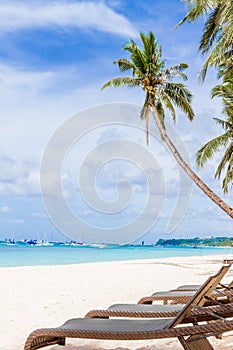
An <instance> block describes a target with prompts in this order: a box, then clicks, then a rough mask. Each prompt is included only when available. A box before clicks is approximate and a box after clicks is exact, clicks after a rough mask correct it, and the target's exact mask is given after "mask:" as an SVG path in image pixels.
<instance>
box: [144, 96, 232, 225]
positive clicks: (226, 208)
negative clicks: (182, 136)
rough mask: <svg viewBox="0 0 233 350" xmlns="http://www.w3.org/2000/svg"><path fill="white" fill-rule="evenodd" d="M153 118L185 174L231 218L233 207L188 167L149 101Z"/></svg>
mask: <svg viewBox="0 0 233 350" xmlns="http://www.w3.org/2000/svg"><path fill="white" fill-rule="evenodd" d="M150 105H151V108H152V111H153V114H154V119H155V122H156V124H157V127H158V129H159V132H160V134H161V137H162V140H164V141H165V142H166V144H167V146H168V148H169V149H170V150H171V152H172V154H173V156H174V157H175V159H176V160H177V162H178V163H179V165H180V166H181V167H182V168H183V170H184V171H185V172H186V174H187V175H188V176H189V177H190V178H191V179H192V180H193V182H194V183H195V184H196V185H197V186H198V187H199V188H200V189H201V190H202V191H203V192H204V193H205V194H206V195H207V196H208V197H209V198H210V199H211V200H212V201H213V202H214V203H216V204H217V205H218V206H219V207H220V208H221V209H222V210H224V211H225V212H226V213H227V214H228V215H229V216H230V217H231V218H233V208H231V207H230V206H229V205H228V204H227V203H225V202H224V201H223V200H222V199H221V198H220V197H219V196H218V195H217V194H216V193H214V192H213V191H212V190H211V189H210V188H209V187H208V186H207V185H206V184H205V183H204V182H203V181H202V180H201V179H200V178H199V177H198V176H197V175H196V174H195V172H194V171H193V170H192V169H191V168H190V167H189V165H188V164H187V163H186V162H185V161H184V160H183V158H182V157H181V155H180V154H179V152H178V150H177V149H176V147H175V146H174V144H173V143H172V141H171V140H170V138H169V137H168V135H167V133H166V130H165V128H164V127H163V125H162V123H161V120H160V118H159V116H158V113H157V109H156V106H155V105H154V103H153V102H151V103H150Z"/></svg>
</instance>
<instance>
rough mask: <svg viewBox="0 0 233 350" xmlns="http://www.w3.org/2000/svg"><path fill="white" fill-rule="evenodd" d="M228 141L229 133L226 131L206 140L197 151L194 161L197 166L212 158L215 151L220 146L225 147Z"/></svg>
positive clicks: (200, 166) (201, 165)
mask: <svg viewBox="0 0 233 350" xmlns="http://www.w3.org/2000/svg"><path fill="white" fill-rule="evenodd" d="M228 143H229V135H228V134H227V133H225V134H223V135H220V136H217V137H215V138H214V139H212V140H210V141H208V142H207V143H206V144H205V145H204V146H203V147H202V148H201V149H199V151H198V152H197V157H196V163H197V166H198V167H199V168H202V167H203V166H204V165H205V164H206V162H207V161H208V160H210V159H211V158H213V156H214V155H215V153H216V152H218V151H219V150H220V148H222V147H225V146H226V145H227V144H228Z"/></svg>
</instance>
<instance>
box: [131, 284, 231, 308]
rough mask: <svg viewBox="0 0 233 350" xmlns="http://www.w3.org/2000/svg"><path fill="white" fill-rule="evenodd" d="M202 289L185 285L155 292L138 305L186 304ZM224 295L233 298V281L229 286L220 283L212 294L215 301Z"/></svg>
mask: <svg viewBox="0 0 233 350" xmlns="http://www.w3.org/2000/svg"><path fill="white" fill-rule="evenodd" d="M200 287H201V285H183V286H179V287H177V289H173V290H169V291H161V292H155V293H153V294H152V295H150V296H146V297H143V298H141V299H140V300H139V301H138V304H152V303H153V301H162V302H163V304H167V303H168V302H170V303H173V304H185V303H187V302H188V301H189V300H190V298H192V296H193V295H194V294H195V292H196V291H197V290H198V289H199V288H200ZM223 295H225V297H227V296H228V297H229V298H230V297H231V296H233V281H232V282H231V283H229V284H227V285H224V284H222V283H219V284H218V286H216V289H215V291H214V292H213V294H212V296H213V298H215V299H217V298H221V297H222V296H223Z"/></svg>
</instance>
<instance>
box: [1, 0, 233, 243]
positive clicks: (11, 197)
mask: <svg viewBox="0 0 233 350" xmlns="http://www.w3.org/2000/svg"><path fill="white" fill-rule="evenodd" d="M184 14H185V7H184V5H183V3H182V2H181V1H179V0H159V1H151V2H145V1H141V0H134V1H133V0H101V1H99V0H95V1H94V0H93V1H91V0H89V1H84V0H83V1H81V0H53V1H45V0H35V1H33V2H32V1H29V0H24V1H17V0H15V1H14V0H12V1H10V2H9V1H3V0H0V36H1V46H0V118H1V130H0V133H1V135H0V137H1V143H0V162H1V173H0V195H1V196H0V218H1V227H0V239H5V238H6V237H8V238H11V237H12V236H13V235H14V237H15V239H23V238H28V239H30V238H40V239H42V238H43V237H45V236H46V237H47V239H50V240H65V239H66V238H67V237H66V236H69V238H68V239H79V240H85V239H87V240H89V241H90V240H92V241H96V242H101V241H106V242H107V241H116V242H117V241H119V242H123V241H125V242H126V241H135V240H137V239H138V241H140V240H142V239H144V240H145V242H146V243H153V242H155V241H156V240H157V239H158V238H169V237H193V236H200V237H204V236H210V235H215V236H216V235H219V236H223V235H224V236H230V235H232V222H231V219H230V218H228V217H227V215H226V214H224V213H223V212H222V211H221V210H220V209H219V208H218V207H217V206H216V205H215V204H213V203H212V202H211V201H210V200H209V199H208V198H206V197H205V195H204V194H202V193H201V191H200V190H199V189H197V188H196V187H195V186H194V187H193V189H192V185H191V183H190V182H189V181H188V180H187V178H186V177H185V176H184V174H183V173H182V171H181V170H180V169H179V168H178V166H177V165H176V163H175V161H174V160H173V158H172V156H171V154H170V153H169V151H168V150H167V149H166V147H165V146H164V145H163V144H162V142H161V141H160V139H159V135H158V134H157V132H156V129H155V127H154V125H153V121H151V123H150V131H151V136H150V144H149V146H146V144H145V133H144V130H143V128H144V124H143V123H142V122H141V121H140V120H139V116H138V112H139V110H140V105H141V104H142V103H143V97H144V95H143V92H142V91H141V90H140V89H138V90H132V89H126V88H124V89H123V88H122V89H112V88H111V89H107V90H104V91H101V86H102V85H103V84H104V83H105V82H106V81H108V80H109V79H111V78H113V77H117V76H118V75H119V72H118V70H117V67H116V66H115V65H113V64H112V62H113V61H114V60H115V59H116V58H120V57H126V55H127V53H126V52H125V51H124V50H123V49H122V48H123V46H124V44H126V43H127V42H128V41H129V39H131V38H133V39H134V40H135V41H137V42H139V39H138V33H139V32H140V31H142V32H145V33H147V32H148V31H149V30H152V31H153V32H154V33H155V35H156V37H157V39H158V41H159V43H160V45H161V46H162V48H163V55H164V58H165V59H166V64H167V65H168V66H169V65H174V64H177V63H180V62H187V63H188V64H189V69H188V70H187V74H188V76H189V80H188V82H187V85H188V87H189V89H190V90H191V91H192V93H193V95H194V99H193V107H194V109H195V113H196V118H195V121H194V122H192V123H190V122H188V121H187V120H186V118H185V116H184V115H183V114H182V113H178V120H177V123H176V124H175V125H173V124H172V121H171V119H170V117H169V115H167V128H168V132H169V134H170V135H171V138H172V139H173V140H174V141H175V142H176V144H177V147H178V148H179V149H180V151H181V153H182V154H183V155H184V157H186V159H187V160H188V161H189V162H190V164H191V166H192V168H193V169H194V170H196V171H198V170H197V168H196V165H195V153H196V152H197V150H198V149H199V148H200V147H201V146H202V145H203V143H204V142H206V141H207V140H209V139H210V138H212V137H214V136H217V135H218V134H219V133H221V129H219V127H217V126H216V125H215V124H214V122H213V121H212V117H214V116H220V115H221V110H222V106H221V102H220V100H217V99H216V100H211V99H210V97H209V91H210V89H211V87H213V86H214V85H215V84H216V74H215V72H214V71H211V72H210V73H209V75H208V77H207V79H206V82H205V83H204V84H200V83H199V82H198V81H197V79H196V76H197V73H198V70H199V69H200V67H201V64H202V62H203V58H202V57H201V55H200V54H199V53H198V43H199V38H200V34H201V28H202V24H203V23H202V21H199V22H198V23H195V24H185V25H183V26H182V27H180V28H178V29H176V30H174V26H175V25H176V24H177V23H178V22H179V21H180V20H181V19H182V17H183V16H184ZM111 103H114V105H109V104H111ZM127 104H129V105H127ZM73 116H75V117H73ZM88 123H89V124H88ZM59 157H60V158H59ZM58 159H60V168H59V167H58V163H59V162H58V163H56V161H58ZM218 159H219V158H218V157H216V159H214V160H213V161H211V162H209V164H208V165H207V166H206V168H205V169H203V170H201V171H198V174H199V176H200V177H201V178H202V179H203V180H204V181H205V182H206V183H207V184H208V185H209V186H210V187H211V188H212V189H213V190H215V191H216V192H217V193H218V194H219V195H221V196H222V197H224V199H225V201H227V202H228V203H229V204H231V205H232V204H233V201H232V192H230V193H229V195H227V196H226V195H223V194H222V190H221V182H220V181H219V180H216V179H214V176H213V175H214V169H215V168H216V164H217V161H218ZM41 166H42V168H41ZM41 169H43V171H42V170H41ZM40 181H41V184H40ZM61 231H62V232H63V233H64V234H65V235H66V236H64V235H63V234H62V232H61ZM110 231H111V232H112V233H113V235H114V237H115V238H114V239H113V238H112V237H113V235H111V239H109V236H108V235H109V232H110ZM145 232H147V233H146V235H144V237H143V238H141V237H140V236H141V234H143V233H145ZM122 237H123V238H122Z"/></svg>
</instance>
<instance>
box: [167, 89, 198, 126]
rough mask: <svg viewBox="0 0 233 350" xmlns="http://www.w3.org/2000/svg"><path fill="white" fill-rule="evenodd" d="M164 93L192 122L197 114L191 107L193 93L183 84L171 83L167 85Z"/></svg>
mask: <svg viewBox="0 0 233 350" xmlns="http://www.w3.org/2000/svg"><path fill="white" fill-rule="evenodd" d="M164 91H165V93H166V94H167V95H168V96H169V98H170V99H171V101H172V102H173V103H174V104H175V105H176V106H177V107H178V108H179V109H180V110H182V111H183V112H184V113H185V114H186V115H187V117H188V118H189V120H190V121H192V120H193V119H194V116H195V114H194V111H193V109H192V106H191V101H192V94H191V92H190V91H189V90H188V89H187V88H186V87H185V86H184V85H183V84H177V83H171V82H169V83H166V86H165V88H164Z"/></svg>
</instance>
